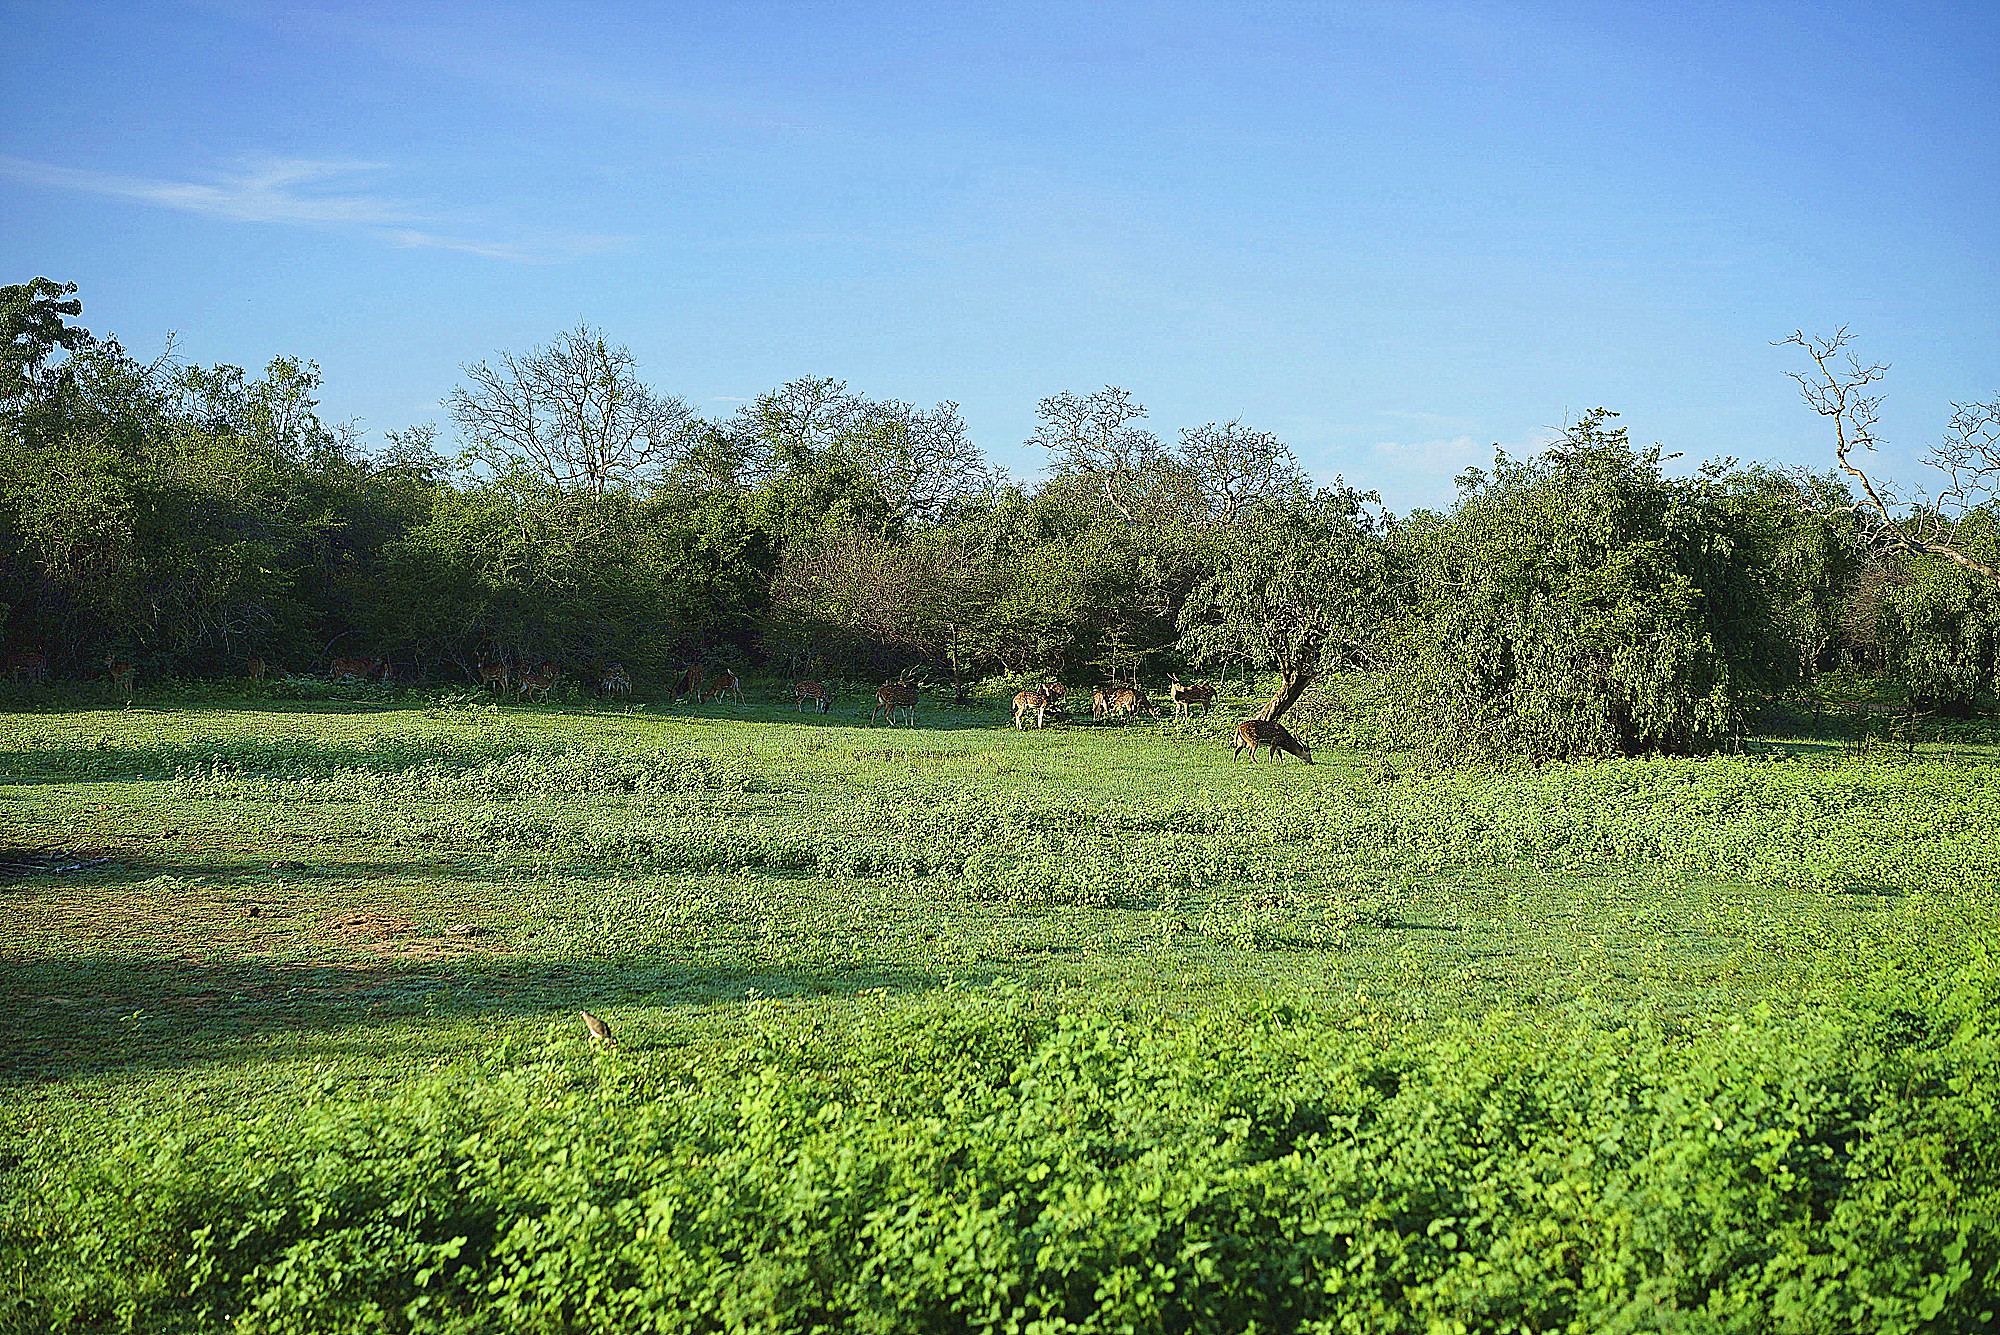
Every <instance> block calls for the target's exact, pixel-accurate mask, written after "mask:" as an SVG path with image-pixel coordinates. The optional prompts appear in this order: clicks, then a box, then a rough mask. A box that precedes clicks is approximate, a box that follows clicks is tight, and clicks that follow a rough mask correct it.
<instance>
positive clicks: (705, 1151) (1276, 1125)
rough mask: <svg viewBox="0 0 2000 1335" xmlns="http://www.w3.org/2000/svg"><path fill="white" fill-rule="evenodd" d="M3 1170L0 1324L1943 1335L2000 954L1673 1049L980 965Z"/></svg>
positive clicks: (118, 1141) (1643, 1035)
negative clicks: (9, 1205)
mask: <svg viewBox="0 0 2000 1335" xmlns="http://www.w3.org/2000/svg"><path fill="white" fill-rule="evenodd" d="M761 1014H762V1016H763V1019H762V1025H763V1032H762V1035H761V1037H758V1038H756V1039H754V1040H751V1041H750V1042H748V1043H747V1044H746V1045H744V1046H742V1047H741V1048H739V1049H736V1050H734V1051H732V1052H729V1053H728V1054H726V1055H724V1056H720V1057H712V1058H707V1059H701V1058H686V1057H682V1056H680V1055H677V1054H674V1053H655V1052H646V1051H643V1050H639V1051H632V1050H627V1051H620V1052H615V1053H600V1054H592V1055H591V1056H589V1057H583V1056H579V1055H575V1048H574V1046H573V1042H574V1041H573V1040H572V1041H571V1042H570V1043H567V1044H565V1047H564V1049H563V1050H562V1052H563V1054H566V1055H558V1054H557V1053H556V1052H555V1051H553V1050H552V1051H551V1052H549V1053H545V1054H542V1055H541V1056H540V1057H539V1058H538V1059H532V1060H527V1061H525V1062H524V1061H522V1059H521V1058H520V1057H518V1056H516V1057H513V1058H503V1059H501V1060H499V1061H497V1062H496V1064H495V1066H494V1068H493V1069H492V1071H491V1072H490V1073H489V1074H487V1075H485V1076H483V1077H480V1078H478V1079H474V1080H471V1081H469V1082H468V1081H465V1080H462V1079H448V1078H442V1077H438V1078H432V1079H429V1080H428V1081H422V1080H420V1081H418V1082H416V1083H415V1084H413V1085H410V1086H408V1087H406V1089H405V1091H404V1092H402V1093H399V1094H396V1095H394V1096H392V1097H389V1098H387V1099H383V1100H376V1101H370V1102H366V1103H343V1104H322V1103H320V1102H318V1101H316V1100H301V1104H300V1106H299V1107H298V1108H297V1109H295V1110H293V1111H292V1112H291V1113H289V1114H288V1115H284V1116H279V1115H271V1116H267V1117H265V1118H262V1119H260V1120H257V1121H253V1122H250V1123H247V1124H241V1125H239V1124H234V1123H232V1124H229V1125H227V1126H224V1125H222V1124H215V1125H213V1126H211V1127H209V1128H208V1129H207V1131H206V1132H205V1133H204V1134H200V1135H196V1134H190V1133H187V1132H184V1131H163V1130H161V1129H159V1128H158V1127H155V1126H144V1125H133V1126H130V1127H124V1128H120V1129H119V1132H118V1134H117V1135H115V1136H112V1137H109V1138H107V1139H106V1141H105V1142H104V1143H102V1144H98V1145H91V1146H82V1147H78V1150H77V1152H72V1153H69V1154H66V1155H64V1154H57V1153H54V1152H51V1153H50V1155H49V1156H48V1157H47V1158H46V1159H45V1160H44V1161H42V1162H38V1163H35V1164H32V1165H30V1166H29V1168H28V1170H27V1171H25V1172H24V1173H23V1174H22V1175H21V1178H20V1180H23V1181H25V1182H26V1183H27V1187H28V1190H27V1192H26V1195H25V1203H24V1204H23V1206H22V1207H21V1208H20V1209H19V1210H18V1211H17V1212H15V1213H14V1214H13V1215H11V1216H10V1218H11V1219H12V1220H13V1224H14V1226H13V1227H12V1229H11V1231H10V1232H9V1234H8V1235H7V1237H6V1239H5V1242H4V1248H5V1252H4V1254H0V1267H4V1272H5V1273H6V1274H7V1275H9V1277H10V1280H11V1281H12V1282H13V1283H15V1284H17V1285H18V1286H19V1287H18V1291H17V1293H16V1294H15V1296H14V1297H13V1298H12V1299H11V1300H10V1302H9V1303H8V1306H7V1308H6V1316H7V1320H8V1322H9V1323H10V1324H11V1326H12V1328H14V1329H18V1330H26V1329H35V1330H40V1331H73V1330H94V1329H108V1328H113V1327H116V1328H120V1329H138V1330H161V1331H175V1330H187V1331H194V1330H204V1331H206V1330H214V1329H220V1328H224V1327H227V1328H228V1329H231V1330H236V1331H244V1332H249V1331H364V1330H366V1331H378V1330H391V1331H440V1332H441V1331H471V1330H481V1331H488V1330H491V1331H509V1330H519V1331H576V1332H581V1331H619V1332H624V1331H632V1330H660V1331H681V1330H686V1331H747V1330H759V1331H794V1330H796V1331H807V1330H813V1331H820V1330H856V1331H858V1330H906V1331H927V1330H934V1331H961V1330H991V1331H1000V1330H1010V1331H1025V1330H1041V1331H1058V1330H1060V1331H1112V1330H1121V1331H1167V1330H1181V1331H1211V1330H1213V1331H1221V1330H1246V1329H1250V1328H1252V1327H1253V1326H1254V1327H1255V1328H1257V1329H1277V1330H1317V1331H1371V1332H1412V1333H1413V1335H1414V1333H1415V1332H1431V1331H1438V1330H1477V1331H1499V1330H1508V1331H1514V1330H1641V1329H1645V1330H1661V1329H1675V1330H1687V1331H1712V1332H1721V1331H1756V1330H1801V1331H1806V1330H1810V1331H1836V1332H1837V1331H1852V1332H1904V1331H1971V1330H1976V1329H1989V1328H1990V1323H1991V1322H1992V1320H1993V1319H1994V1315H1995V1313H1994V1305H1993V1298H1992V1295H1993V1294H1994V1293H1995V1292H1996V1286H2000V1212H1996V1209H1995V1207H1996V1206H2000V1154H1996V1152H1995V1150H1994V1147H1993V1142H1992V1139H1991V1128H1992V1127H1993V1126H1995V1125H2000V1043H1996V1042H1995V1039H1994V1034H1995V1032H1996V1028H1995V1021H1996V1020H2000V970H1996V966H1995V964H1994V963H1993V962H1992V961H1991V960H1985V961H1982V962H1981V963H1979V964H1978V965H1976V966H1975V967H1972V968H1970V969H1968V970H1967V971H1965V972H1964V973H1962V974H1960V975H1959V976H1957V977H1955V978H1953V979H1951V980H1948V981H1946V982H1943V983H1939V984H1937V985H1925V984H1921V983H1903V984H1898V985H1895V986H1893V987H1890V988H1888V989H1886V990H1884V991H1883V992H1881V993H1880V994H1879V995H1876V996H1874V997H1871V998H1867V999H1858V1000H1854V1001H1851V1002H1849V1003H1846V1004H1843V1005H1839V1006H1827V1007H1822V1008H1818V1009H1815V1010H1811V1011H1808V1012H1807V1013H1805V1014H1804V1015H1802V1016H1795V1017H1793V1018H1790V1019H1785V1020H1779V1019H1774V1018H1772V1017H1770V1016H1768V1015H1763V1014H1755V1015H1748V1016H1742V1017H1738V1018H1736V1019H1733V1020H1727V1021H1724V1022H1719V1023H1717V1024H1716V1025H1715V1026H1714V1027H1713V1028H1712V1029H1710V1030H1709V1031H1707V1032H1705V1033H1704V1034H1703V1035H1701V1036H1699V1037H1697V1038H1694V1039H1692V1040H1682V1041H1676V1040H1673V1039H1670V1038H1668V1037H1666V1036H1663V1035H1662V1034H1661V1033H1660V1032H1658V1031H1656V1030H1653V1029H1650V1028H1639V1029H1629V1030H1627V1029H1620V1030H1617V1031H1612V1032H1606V1031H1601V1030H1596V1029H1588V1028H1586V1029H1582V1030H1579V1031H1575V1032H1561V1033H1558V1032H1549V1031H1545V1030H1537V1029H1534V1028H1531V1027H1527V1026H1525V1025H1521V1024H1518V1023H1510V1022H1507V1021H1500V1020H1496V1021H1491V1022H1488V1023H1486V1024H1483V1025H1477V1026H1469V1027H1465V1028H1462V1029H1460V1030H1458V1031H1456V1032H1454V1033H1451V1034H1448V1035H1447V1036H1445V1037H1441V1038H1431V1039H1424V1040H1411V1039H1409V1038H1407V1037H1406V1036H1404V1035H1402V1034H1399V1033H1398V1032H1396V1031H1395V1030H1394V1029H1393V1028H1390V1027H1388V1026H1386V1025H1385V1024H1384V1023H1383V1022H1382V1021H1381V1019H1380V1018H1379V1017H1377V1016H1374V1015H1371V1013H1370V1012H1368V1011H1366V1010H1349V1011H1337V1010H1295V1009H1293V1008H1291V1007H1288V1006H1285V1005H1281V1004H1276V1003H1264V1004H1256V1005H1251V1004H1244V1005H1238V1006H1235V1007H1229V1008H1220V1009H1216V1010H1211V1011H1206V1012H1203V1013H1199V1014H1194V1015H1169V1014H1148V1013H1139V1012H1136V1011H1134V1010H1132V1009H1131V1008H1130V1007H1129V1006H1128V1007H1116V1006H1105V1005H1092V1006H1089V1007H1087V1008H1085V1009H1082V1010H1072V1009H1069V1008H1068V1007H1067V1006H1065V1005H1063V1004H1061V1003H1060V1001H1059V1000H1058V999H1057V998H1055V997H1052V996H1048V995H1037V994H1033V993H1013V992H998V993H992V992H982V993H962V994H945V995H943V996H938V997H932V998H928V999H921V1000H915V1001H907V1002H900V1003H889V1002H885V1003H884V1004H883V1007H882V1008H881V1009H880V1010H879V1011H878V1012H876V1018H875V1019H873V1020H872V1021H869V1022H865V1023H863V1024H861V1025H858V1026H855V1027H853V1028H850V1029H839V1030H831V1031H824V1032H822V1031H816V1030H814V1029H811V1028H801V1027H800V1026H799V1025H798V1023H797V1021H795V1020H790V1019H788V1018H787V1016H786V1015H785V1013H784V1012H783V1009H782V1007H779V1006H776V1005H774V1004H769V1003H767V1004H766V1006H765V1007H764V1009H763V1010H762V1011H761Z"/></svg>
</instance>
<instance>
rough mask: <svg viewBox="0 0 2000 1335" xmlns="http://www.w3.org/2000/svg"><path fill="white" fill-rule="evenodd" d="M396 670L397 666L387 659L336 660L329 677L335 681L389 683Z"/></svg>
mask: <svg viewBox="0 0 2000 1335" xmlns="http://www.w3.org/2000/svg"><path fill="white" fill-rule="evenodd" d="M395 670H396V669H395V666H394V665H393V664H391V663H390V662H388V661H387V660H386V659H381V658H336V659H334V660H333V663H332V666H331V668H330V669H329V671H328V673H327V675H328V676H330V677H332V678H333V679H334V680H335V681H340V680H343V679H349V678H351V679H353V680H355V681H367V680H369V679H370V678H374V679H375V680H378V681H387V680H389V676H390V674H391V673H393V672H394V671H395Z"/></svg>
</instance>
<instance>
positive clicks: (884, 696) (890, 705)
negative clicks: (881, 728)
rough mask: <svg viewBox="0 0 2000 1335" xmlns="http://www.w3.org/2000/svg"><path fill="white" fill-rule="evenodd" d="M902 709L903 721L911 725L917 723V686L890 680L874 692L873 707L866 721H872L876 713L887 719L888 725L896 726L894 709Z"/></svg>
mask: <svg viewBox="0 0 2000 1335" xmlns="http://www.w3.org/2000/svg"><path fill="white" fill-rule="evenodd" d="M899 709H900V710H902V711H903V722H905V723H907V724H909V725H910V726H911V727H913V728H914V727H915V726H916V725H917V688H916V687H914V686H911V685H909V684H907V683H905V682H900V681H892V682H889V683H887V684H886V685H884V686H883V687H882V688H881V689H880V690H878V691H876V692H875V708H873V709H872V710H870V711H868V721H869V722H870V723H873V722H874V721H875V716H876V715H877V714H881V715H884V716H885V717H887V718H888V720H889V726H890V727H892V728H893V727H895V726H896V711H897V710H899Z"/></svg>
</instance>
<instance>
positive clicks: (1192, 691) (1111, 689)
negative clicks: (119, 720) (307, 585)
mask: <svg viewBox="0 0 2000 1335" xmlns="http://www.w3.org/2000/svg"><path fill="white" fill-rule="evenodd" d="M243 668H244V671H245V673H246V674H247V675H248V676H249V677H250V678H251V679H252V680H254V681H263V680H264V678H265V675H266V674H267V673H268V672H269V670H270V665H269V664H268V663H266V662H265V661H264V660H263V659H262V658H251V659H247V660H246V661H245V662H244V664H243ZM104 669H105V672H106V674H107V675H109V676H110V678H111V681H112V684H113V685H115V686H117V687H118V689H119V690H121V691H123V692H125V693H126V694H127V695H131V694H132V693H133V686H134V682H135V681H136V680H137V678H138V675H139V669H138V667H137V666H136V665H135V664H132V663H128V662H125V661H124V660H123V659H120V658H119V657H118V655H117V654H116V653H108V654H106V655H105V656H104ZM394 673H395V665H394V664H392V663H390V662H389V661H388V660H387V659H383V658H375V657H352V658H336V659H334V660H333V663H332V667H331V675H332V677H333V679H334V680H336V681H384V682H386V681H388V680H390V679H391V677H392V676H393V675H394ZM7 674H8V679H9V680H10V681H12V682H14V683H16V684H21V683H26V684H28V685H34V684H35V683H37V682H39V681H41V680H43V679H44V678H46V677H47V676H48V675H49V660H48V655H46V654H44V653H43V652H42V651H41V650H39V649H29V650H26V651H23V652H21V653H17V654H12V655H9V656H8V658H7ZM478 675H479V684H480V687H481V688H482V689H488V688H490V689H492V690H493V691H495V692H496V693H499V694H503V695H504V694H505V693H506V691H507V690H508V689H509V688H510V687H511V688H512V689H513V691H514V695H515V698H516V699H523V698H525V699H531V700H543V701H546V700H547V699H548V698H549V693H550V692H551V691H553V690H554V689H555V686H556V683H557V682H559V681H561V680H562V675H563V672H562V668H561V667H560V666H559V665H557V664H555V663H551V662H542V663H538V664H536V665H535V666H534V667H532V668H530V667H516V666H515V665H513V664H510V663H508V662H506V661H504V660H502V659H499V658H494V657H491V656H488V655H485V654H482V655H480V658H479V663H478ZM597 675H598V685H599V687H600V689H602V691H603V693H604V694H605V695H608V696H622V695H630V694H631V693H632V674H631V673H629V672H627V671H626V670H625V665H624V664H623V663H607V664H605V665H604V668H603V670H602V671H601V672H600V673H598V674H597ZM1167 681H1168V686H1167V695H1168V697H1169V699H1170V700H1171V702H1172V704H1173V707H1174V717H1176V718H1187V717H1189V716H1190V715H1191V714H1192V713H1193V711H1194V709H1195V708H1196V707H1197V706H1198V707H1200V708H1201V709H1202V710H1204V711H1206V710H1208V709H1209V708H1211V707H1212V706H1213V705H1214V704H1215V688H1214V687H1213V686H1209V685H1206V684H1205V683H1202V682H1190V683H1183V682H1182V681H1181V679H1180V678H1179V677H1175V676H1169V677H1168V678H1167ZM725 695H726V696H730V697H732V698H733V699H734V700H735V701H736V703H738V704H741V703H742V702H743V683H742V680H741V679H740V678H739V677H737V675H736V673H734V672H733V671H731V670H730V669H728V668H717V669H715V670H713V671H710V670H709V669H708V668H707V667H705V666H704V665H703V664H701V663H693V664H690V665H689V666H688V668H687V670H686V671H684V672H683V673H681V675H680V678H679V679H678V680H677V681H676V683H675V689H674V699H675V700H684V699H692V700H693V701H694V702H695V703H697V704H704V703H707V702H710V701H713V700H717V699H720V698H721V697H723V696H725ZM792 695H793V696H794V697H795V698H796V700H797V702H798V708H800V709H805V708H807V707H808V706H810V707H812V708H813V709H815V710H816V711H818V712H819V713H822V714H824V713H825V712H826V710H827V706H828V705H829V704H830V703H832V700H833V692H832V691H831V690H829V689H828V688H827V686H826V685H824V684H823V683H821V682H818V681H798V682H794V683H793V684H792ZM962 695H963V693H962V692H961V697H962ZM1066 695H1067V693H1066V692H1065V691H1064V689H1063V686H1062V683H1061V682H1056V681H1049V682H1043V683H1042V684H1041V685H1039V686H1035V687H1031V688H1030V689H1028V690H1025V691H1022V692H1020V693H1019V694H1017V695H1016V696H1015V697H1014V726H1015V727H1016V728H1024V727H1026V726H1027V724H1026V719H1027V716H1028V715H1029V714H1033V715H1034V716H1035V726H1036V727H1037V728H1040V727H1043V726H1045V725H1046V723H1047V721H1048V712H1049V709H1050V707H1051V706H1054V705H1059V704H1060V703H1061V702H1062V701H1063V700H1064V699H1065V698H1066ZM917 698H918V697H917V688H916V687H914V686H912V685H910V684H909V683H908V682H907V681H893V682H886V683H884V684H883V685H882V686H881V687H880V688H879V689H877V690H876V692H875V708H874V709H872V710H870V711H869V714H868V721H869V722H870V723H873V722H874V721H875V716H876V715H877V714H880V715H881V716H882V717H883V718H885V719H887V720H888V722H889V726H890V727H894V726H895V725H896V715H897V714H898V713H901V714H902V716H903V722H904V723H906V724H909V725H910V726H912V727H914V726H915V725H916V708H917ZM1142 710H1143V711H1144V712H1145V713H1147V714H1150V715H1152V716H1153V717H1154V718H1158V717H1160V711H1159V710H1158V709H1157V708H1156V707H1155V706H1154V705H1153V703H1152V701H1150V700H1148V699H1147V698H1146V693H1145V692H1144V691H1142V690H1140V689H1139V688H1138V687H1137V686H1100V687H1098V688H1097V689H1096V690H1095V691H1093V692H1091V697H1090V714H1091V717H1092V718H1093V719H1098V720H1103V719H1109V718H1119V717H1129V716H1133V715H1137V714H1138V713H1139V712H1141V711H1142ZM1260 746H1261V747H1264V748H1265V749H1266V750H1267V751H1268V752H1269V753H1270V755H1271V756H1272V758H1274V759H1275V758H1276V757H1277V754H1278V753H1279V752H1280V751H1283V752H1286V753H1288V754H1290V755H1295V756H1298V757H1300V758H1301V759H1303V760H1304V761H1305V762H1306V763H1307V764H1311V763H1312V748H1311V747H1309V746H1307V745H1305V744H1304V743H1303V742H1301V741H1299V739H1298V738H1296V737H1294V736H1292V734H1291V733H1290V732H1289V731H1288V730H1287V729H1286V728H1285V726H1284V725H1283V724H1281V723H1278V722H1276V721H1274V720H1271V719H1255V718H1253V719H1245V720H1244V721H1243V722H1242V723H1241V724H1239V725H1238V726H1237V728H1236V745H1235V748H1234V749H1233V750H1232V751H1231V752H1230V758H1231V759H1237V758H1240V757H1241V756H1242V754H1243V752H1245V751H1246V750H1247V751H1248V752H1249V753H1250V759H1251V760H1252V761H1254V760H1256V759H1257V748H1258V747H1260Z"/></svg>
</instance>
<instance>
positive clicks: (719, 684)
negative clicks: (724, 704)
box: [708, 668, 743, 705]
mask: <svg viewBox="0 0 2000 1335" xmlns="http://www.w3.org/2000/svg"><path fill="white" fill-rule="evenodd" d="M708 686H709V691H708V698H709V699H711V700H719V699H721V698H722V697H723V696H725V695H732V696H735V697H736V703H737V704H739V705H740V704H742V703H743V683H742V682H741V681H740V680H738V679H737V676H736V674H735V673H734V672H731V671H730V670H729V669H728V668H724V669H722V671H720V672H718V673H716V674H715V675H714V676H713V677H710V678H709V679H708Z"/></svg>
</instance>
